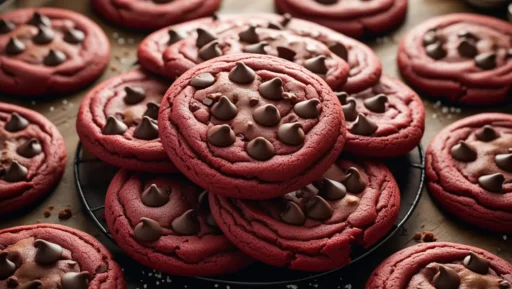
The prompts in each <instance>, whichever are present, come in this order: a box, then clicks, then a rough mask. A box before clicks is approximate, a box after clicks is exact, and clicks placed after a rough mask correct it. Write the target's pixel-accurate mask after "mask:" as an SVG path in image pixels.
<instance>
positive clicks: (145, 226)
mask: <svg viewBox="0 0 512 289" xmlns="http://www.w3.org/2000/svg"><path fill="white" fill-rule="evenodd" d="M133 236H134V237H135V239H136V240H137V241H139V242H155V241H157V240H158V239H160V237H161V236H162V227H161V226H160V224H159V223H158V222H156V221H154V220H151V219H149V218H145V217H142V218H140V221H139V223H138V224H137V226H135V228H134V229H133Z"/></svg>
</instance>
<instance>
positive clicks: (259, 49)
mask: <svg viewBox="0 0 512 289" xmlns="http://www.w3.org/2000/svg"><path fill="white" fill-rule="evenodd" d="M267 45H268V43H267V42H265V41H261V42H258V43H256V44H251V45H247V46H246V47H245V48H244V52H246V53H253V54H267V52H266V51H265V47H266V46H267Z"/></svg>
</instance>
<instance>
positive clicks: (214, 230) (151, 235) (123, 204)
mask: <svg viewBox="0 0 512 289" xmlns="http://www.w3.org/2000/svg"><path fill="white" fill-rule="evenodd" d="M105 206H106V208H105V217H106V220H107V224H108V227H109V229H110V232H111V234H112V236H113V237H114V239H115V240H116V242H117V244H118V245H119V246H120V247H121V249H123V251H124V252H125V253H126V254H128V255H129V256H130V257H132V258H134V259H135V260H136V261H137V262H140V263H141V264H144V265H146V266H148V267H150V268H154V269H157V270H159V271H162V272H165V273H168V274H173V275H185V276H207V275H218V274H224V273H230V272H235V271H238V270H239V269H241V268H244V267H245V266H247V265H249V264H250V263H251V262H252V260H251V258H249V257H247V256H246V255H244V254H243V253H242V252H241V251H239V250H238V249H237V248H236V247H235V246H234V245H233V244H232V243H231V242H230V241H229V240H228V239H227V238H226V237H225V236H224V235H223V234H222V232H221V231H220V230H219V228H218V227H217V224H216V223H215V221H214V219H213V217H212V216H211V213H210V209H209V206H208V193H207V192H206V191H204V190H203V189H201V188H199V187H198V186H196V185H194V184H193V183H192V182H190V181H188V180H187V179H186V178H184V177H183V176H182V175H172V176H163V175H154V174H143V173H135V172H129V171H127V170H121V171H119V173H117V175H116V176H115V177H114V180H113V181H112V183H111V184H110V187H109V189H108V192H107V197H106V201H105Z"/></svg>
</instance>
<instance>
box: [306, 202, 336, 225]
mask: <svg viewBox="0 0 512 289" xmlns="http://www.w3.org/2000/svg"><path fill="white" fill-rule="evenodd" d="M306 215H307V216H308V217H310V218H311V219H315V220H319V221H324V220H328V219H330V218H331V217H332V208H331V205H329V203H328V202H327V201H326V200H324V199H323V198H322V197H320V196H314V197H313V198H312V199H311V200H310V201H309V202H308V203H307V204H306Z"/></svg>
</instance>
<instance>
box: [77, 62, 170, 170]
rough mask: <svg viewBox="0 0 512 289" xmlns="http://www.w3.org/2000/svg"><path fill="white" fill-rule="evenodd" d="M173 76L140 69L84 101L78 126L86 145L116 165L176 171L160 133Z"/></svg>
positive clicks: (105, 85)
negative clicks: (161, 115)
mask: <svg viewBox="0 0 512 289" xmlns="http://www.w3.org/2000/svg"><path fill="white" fill-rule="evenodd" d="M170 84H171V81H169V80H165V79H161V78H158V77H156V76H153V75H150V74H147V73H145V72H143V71H142V70H140V69H135V70H131V71H128V72H125V73H123V74H121V75H118V76H115V77H113V78H111V79H109V80H107V81H105V82H103V83H102V84H100V85H98V86H97V87H95V88H94V89H93V90H91V91H90V92H89V93H88V94H87V95H86V96H85V98H84V99H83V100H82V104H81V105H80V110H79V112H78V118H77V121H76V130H77V133H78V135H79V137H80V141H81V142H82V144H83V145H84V147H85V148H86V149H87V150H88V151H90V152H91V153H92V154H93V155H95V156H96V157H98V158H99V159H101V160H103V161H104V162H106V163H109V164H111V165H113V166H116V167H120V168H126V169H131V170H136V171H147V172H154V173H168V172H175V171H176V167H175V166H174V165H173V164H172V162H171V161H170V160H169V157H168V156H167V154H166V153H165V151H164V148H163V146H162V143H161V141H160V136H159V132H158V122H157V118H158V110H159V109H160V102H161V100H162V97H163V95H164V94H165V92H166V91H167V89H168V88H169V86H170Z"/></svg>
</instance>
